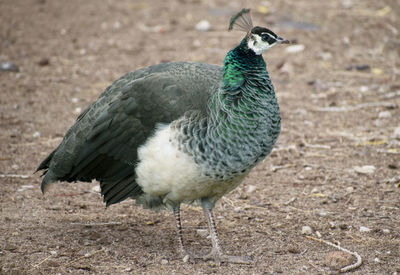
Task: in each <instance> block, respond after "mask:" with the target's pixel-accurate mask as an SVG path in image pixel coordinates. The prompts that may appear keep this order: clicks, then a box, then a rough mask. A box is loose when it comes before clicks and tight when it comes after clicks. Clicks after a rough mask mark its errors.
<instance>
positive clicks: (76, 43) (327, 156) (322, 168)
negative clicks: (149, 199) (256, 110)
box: [0, 0, 400, 274]
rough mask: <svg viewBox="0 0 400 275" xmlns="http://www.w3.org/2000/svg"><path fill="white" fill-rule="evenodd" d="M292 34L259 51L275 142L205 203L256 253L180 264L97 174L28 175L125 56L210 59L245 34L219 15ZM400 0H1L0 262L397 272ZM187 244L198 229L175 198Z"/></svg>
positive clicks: (204, 243)
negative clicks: (214, 201) (230, 187)
mask: <svg viewBox="0 0 400 275" xmlns="http://www.w3.org/2000/svg"><path fill="white" fill-rule="evenodd" d="M244 7H246V8H251V10H252V16H253V22H254V24H255V25H260V26H264V27H268V28H270V29H271V30H273V31H274V32H276V33H277V34H278V35H280V36H282V37H284V38H286V39H289V40H291V41H292V42H293V44H291V45H288V46H286V45H282V46H279V47H275V48H273V49H271V50H270V51H268V52H266V53H265V54H264V58H265V60H266V62H267V66H268V70H269V73H270V76H271V79H272V81H273V83H274V85H275V90H276V93H277V97H278V100H279V102H280V106H281V111H282V127H283V128H282V133H281V136H280V138H279V141H278V144H277V146H276V148H275V149H274V151H273V153H272V154H271V155H270V156H269V157H268V158H267V159H266V160H265V161H264V162H263V163H261V164H260V165H259V166H257V167H256V168H255V169H254V171H253V172H252V173H251V174H250V176H249V177H248V178H247V179H246V180H245V182H244V183H243V184H242V185H241V186H240V187H239V188H238V189H236V190H235V191H233V192H232V193H231V194H229V195H228V196H227V197H226V198H224V199H222V200H221V201H220V202H219V203H218V205H217V207H216V216H218V227H219V231H220V237H221V241H222V243H223V247H224V248H225V249H227V250H229V251H227V252H229V253H231V254H238V255H239V254H247V255H250V256H253V257H254V258H255V259H256V261H257V264H256V265H255V266H240V265H223V266H215V265H214V264H213V263H207V262H206V263H205V262H198V263H194V264H193V263H188V264H184V263H182V261H181V260H180V259H179V258H178V255H177V253H176V251H175V248H176V242H175V227H174V220H173V217H172V215H171V214H170V213H167V212H161V213H153V212H150V211H147V210H143V209H141V208H139V207H135V206H134V204H133V202H132V201H130V200H128V201H125V202H123V203H121V204H118V205H115V206H112V207H111V208H109V209H107V210H105V209H104V205H103V203H102V201H101V198H100V195H99V192H98V187H97V184H96V183H91V184H90V183H77V184H59V185H58V186H57V187H56V188H53V189H52V190H50V192H49V194H47V195H46V196H43V195H42V194H41V192H40V189H39V183H40V177H39V175H36V174H34V175H33V174H32V173H33V172H34V171H35V169H36V167H37V165H38V164H39V161H41V160H42V159H43V158H44V157H45V156H46V155H47V154H48V153H50V152H51V151H52V150H53V149H54V148H55V146H57V145H58V143H59V142H60V141H61V138H62V136H63V135H64V134H65V132H66V130H67V129H68V128H69V127H70V126H71V125H72V124H73V123H74V120H75V119H76V117H77V116H78V115H79V113H80V112H81V111H82V110H83V109H84V108H85V107H86V106H87V105H88V104H90V103H91V102H92V101H94V100H95V99H96V98H97V97H98V96H99V95H100V94H101V92H102V91H103V90H104V89H105V88H106V87H107V86H108V85H110V84H111V83H112V82H113V81H114V80H116V79H117V78H119V77H120V76H122V75H124V74H125V73H127V72H129V71H133V70H136V69H138V68H141V67H145V66H150V65H153V64H157V63H160V62H168V61H194V62H205V63H212V64H219V65H221V64H222V62H223V60H224V56H225V54H226V53H227V51H228V50H230V49H231V48H233V47H235V46H236V45H237V44H238V43H239V42H240V40H241V39H242V38H243V36H244V33H242V32H239V31H232V32H228V31H227V28H228V22H229V18H230V17H231V15H232V14H234V13H235V12H237V11H239V10H240V9H242V8H244ZM399 15H400V3H399V1H397V0H392V1H390V0H384V1H372V0H363V1H356V0H331V1H319V0H299V1H292V0H280V1H250V0H249V1H222V0H219V1H218V0H204V1H202V0H174V1H158V0H151V1H133V0H118V1H111V0H107V1H94V0H86V1H78V0H69V1H59V0H0V118H1V119H0V126H1V131H0V194H1V195H0V220H1V222H0V273H2V272H4V273H6V274H7V273H13V274H43V273H46V274H57V273H60V274H64V273H73V274H78V273H79V274H93V273H96V274H98V273H104V274H115V273H131V272H132V273H138V272H141V273H146V272H148V273H153V274H158V273H185V274H193V272H197V273H199V274H200V273H207V274H208V273H222V272H224V273H226V272H229V273H232V274H239V273H243V274H244V273H254V274H262V273H266V274H276V273H283V274H317V273H325V272H328V271H330V270H335V269H337V268H340V267H343V266H345V265H348V264H350V263H353V262H354V261H355V259H354V257H349V256H348V254H346V253H344V254H340V253H339V254H337V253H336V254H335V253H334V252H335V249H333V248H330V247H328V246H326V245H325V244H322V243H318V242H315V241H312V240H309V239H306V238H305V237H304V236H305V235H311V236H314V237H318V238H322V239H326V240H330V241H340V243H341V244H342V245H343V246H344V247H346V248H348V249H350V250H354V251H357V252H358V253H359V254H360V255H361V256H362V257H363V259H364V264H363V266H361V267H360V268H359V269H356V271H355V272H354V273H355V274H368V273H369V274H378V273H379V274H398V273H399V272H400V260H399V259H400V258H399V256H400V252H399V247H400V233H399V226H400V220H399V213H400V212H399V211H400V200H399V198H400V194H399V192H400V188H399V185H400V109H399V105H400V59H399V55H400V34H399V32H400V16H399ZM183 211H184V212H183V214H182V215H183V219H184V230H185V235H186V236H185V240H186V241H187V242H188V245H189V247H190V249H193V251H194V250H195V249H199V248H200V249H203V250H206V249H207V247H208V246H209V245H210V244H209V240H207V239H206V238H205V237H204V236H202V235H201V234H200V233H199V232H200V231H199V230H202V228H203V226H204V225H205V221H204V220H203V217H202V213H201V211H199V210H198V209H196V208H193V207H190V206H188V207H186V208H184V210H183Z"/></svg>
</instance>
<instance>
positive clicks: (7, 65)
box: [0, 61, 19, 73]
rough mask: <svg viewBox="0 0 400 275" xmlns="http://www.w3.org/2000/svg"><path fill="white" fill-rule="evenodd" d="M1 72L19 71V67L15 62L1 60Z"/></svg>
mask: <svg viewBox="0 0 400 275" xmlns="http://www.w3.org/2000/svg"><path fill="white" fill-rule="evenodd" d="M0 72H15V73H16V72H19V68H18V66H17V65H15V64H14V63H13V62H10V61H7V62H1V63H0Z"/></svg>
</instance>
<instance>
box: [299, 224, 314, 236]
mask: <svg viewBox="0 0 400 275" xmlns="http://www.w3.org/2000/svg"><path fill="white" fill-rule="evenodd" d="M301 234H303V235H311V234H312V229H311V227H309V226H308V225H305V226H303V227H302V228H301Z"/></svg>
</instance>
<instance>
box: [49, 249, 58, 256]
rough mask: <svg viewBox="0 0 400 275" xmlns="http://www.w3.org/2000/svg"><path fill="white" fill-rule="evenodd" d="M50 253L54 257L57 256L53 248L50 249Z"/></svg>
mask: <svg viewBox="0 0 400 275" xmlns="http://www.w3.org/2000/svg"><path fill="white" fill-rule="evenodd" d="M50 254H51V255H52V256H54V257H57V255H58V253H57V251H55V250H51V251H50Z"/></svg>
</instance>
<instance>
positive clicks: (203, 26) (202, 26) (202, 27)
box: [194, 20, 211, 32]
mask: <svg viewBox="0 0 400 275" xmlns="http://www.w3.org/2000/svg"><path fill="white" fill-rule="evenodd" d="M194 28H195V29H196V30H197V31H203V32H206V31H209V30H210V29H211V24H210V22H208V21H207V20H201V21H200V22H199V23H197V24H196V26H195V27H194Z"/></svg>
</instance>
